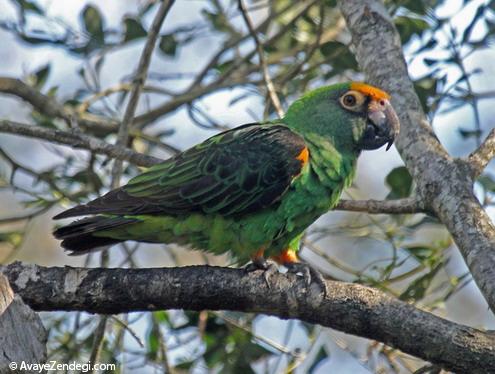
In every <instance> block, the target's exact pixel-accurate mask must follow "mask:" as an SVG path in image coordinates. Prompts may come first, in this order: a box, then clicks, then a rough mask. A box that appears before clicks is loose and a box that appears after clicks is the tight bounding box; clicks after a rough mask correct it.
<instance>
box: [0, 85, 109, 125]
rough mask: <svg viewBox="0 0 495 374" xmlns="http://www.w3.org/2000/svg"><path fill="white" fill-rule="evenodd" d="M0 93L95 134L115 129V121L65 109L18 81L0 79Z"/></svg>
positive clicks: (53, 100)
mask: <svg viewBox="0 0 495 374" xmlns="http://www.w3.org/2000/svg"><path fill="white" fill-rule="evenodd" d="M0 92H4V93H6V94H10V95H14V96H17V97H19V98H21V99H22V100H24V101H26V102H28V103H29V104H31V105H32V106H33V107H34V108H35V109H36V110H37V111H38V112H40V113H43V114H45V115H46V116H49V117H57V118H62V119H64V120H65V121H67V123H71V121H73V120H76V121H77V124H78V125H80V126H81V127H84V128H87V129H88V130H91V131H92V132H95V133H100V132H104V133H109V132H112V131H115V130H116V129H117V122H116V121H112V120H109V119H107V118H103V117H100V116H96V115H94V114H91V113H86V112H84V113H81V112H77V111H76V110H73V109H71V108H69V107H65V106H63V105H61V104H59V103H58V102H57V101H56V100H55V99H53V98H51V97H49V96H46V95H43V94H42V93H41V92H39V91H38V90H37V89H35V88H33V87H31V86H29V85H27V84H26V83H24V82H23V81H21V80H19V79H14V78H7V77H0Z"/></svg>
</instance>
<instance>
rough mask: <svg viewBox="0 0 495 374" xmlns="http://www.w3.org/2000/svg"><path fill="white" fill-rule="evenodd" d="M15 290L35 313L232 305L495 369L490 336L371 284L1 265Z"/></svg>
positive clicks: (217, 272) (190, 271) (442, 360)
mask: <svg viewBox="0 0 495 374" xmlns="http://www.w3.org/2000/svg"><path fill="white" fill-rule="evenodd" d="M0 273H3V274H5V275H6V276H7V277H8V278H9V281H10V284H11V287H12V289H13V290H14V292H15V293H17V294H19V295H20V296H21V297H22V299H23V300H24V302H25V303H27V304H28V305H30V306H31V307H32V308H33V309H36V310H39V311H53V310H65V311H69V310H71V311H76V310H78V311H87V312H91V313H105V314H108V313H112V314H113V313H124V312H132V311H143V310H146V311H153V310H161V309H188V310H198V311H199V310H204V309H208V310H234V311H243V312H255V313H264V314H269V315H274V316H278V317H281V318H297V319H300V320H303V321H306V322H309V323H318V324H320V325H323V326H327V327H331V328H335V329H338V330H341V331H344V332H347V333H350V334H355V335H359V336H363V337H367V338H371V339H375V340H379V341H381V342H384V343H385V344H388V345H390V346H392V347H395V348H398V349H400V350H402V351H403V352H406V353H409V354H412V355H415V356H417V357H421V358H423V359H425V360H428V361H431V362H433V363H436V364H439V365H441V366H443V367H444V368H446V369H448V370H453V371H455V372H470V373H488V372H493V371H495V355H494V354H493V347H494V345H495V335H494V334H492V333H487V332H483V331H480V330H477V329H474V328H471V327H467V326H462V325H458V324H456V323H453V322H450V321H447V320H444V319H442V318H439V317H437V316H434V315H432V314H430V313H428V312H425V311H422V310H420V309H417V308H415V307H414V306H412V305H409V304H407V303H405V302H402V301H399V300H396V299H393V298H391V297H390V296H388V295H386V294H385V293H383V292H381V291H378V290H376V289H373V288H369V287H365V286H361V285H357V284H349V283H343V282H333V281H327V290H328V291H327V296H326V297H323V294H322V293H321V290H318V289H317V286H316V285H312V286H311V287H310V288H307V287H306V286H305V282H304V281H303V280H302V278H299V277H297V276H295V275H293V274H275V275H273V276H272V277H270V279H269V285H267V283H266V282H265V279H264V276H263V275H262V273H261V272H259V271H257V272H252V273H246V272H245V270H243V269H232V268H222V267H211V266H188V267H180V268H162V269H157V268H154V269H102V268H96V269H85V268H70V267H65V268H60V267H58V268H57V267H52V268H46V267H41V266H37V265H23V264H21V263H19V262H17V263H14V264H11V265H9V266H6V267H3V268H0Z"/></svg>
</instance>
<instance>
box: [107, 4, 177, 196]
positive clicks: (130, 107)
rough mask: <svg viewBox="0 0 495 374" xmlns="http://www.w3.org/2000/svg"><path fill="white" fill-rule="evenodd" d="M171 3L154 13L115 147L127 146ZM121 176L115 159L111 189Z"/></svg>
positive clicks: (118, 164)
mask: <svg viewBox="0 0 495 374" xmlns="http://www.w3.org/2000/svg"><path fill="white" fill-rule="evenodd" d="M173 3H174V0H163V1H162V2H161V4H160V7H159V8H158V12H157V13H156V16H155V18H154V20H153V24H152V25H151V28H150V31H149V33H148V37H147V39H146V44H145V45H144V49H143V52H142V54H141V58H140V59H139V64H138V68H137V71H136V75H135V77H134V82H133V86H132V89H131V93H130V97H129V102H128V104H127V107H126V109H125V113H124V118H123V119H122V123H121V124H120V126H119V132H118V134H117V142H116V145H117V146H123V147H125V146H126V145H127V140H128V138H129V129H130V128H131V126H132V123H133V120H134V113H135V112H136V108H137V105H138V102H139V96H140V95H141V91H142V89H143V86H144V82H145V81H146V76H147V75H148V69H149V66H150V62H151V55H152V53H153V50H154V49H155V44H156V41H157V39H158V34H159V33H160V29H161V27H162V24H163V21H165V17H167V14H168V12H169V11H170V8H172V5H173ZM121 174H122V160H119V159H117V160H116V161H115V163H114V164H113V167H112V181H113V183H112V185H113V186H112V187H117V184H118V180H119V179H120V175H121Z"/></svg>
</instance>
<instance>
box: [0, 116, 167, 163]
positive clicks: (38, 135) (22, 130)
mask: <svg viewBox="0 0 495 374" xmlns="http://www.w3.org/2000/svg"><path fill="white" fill-rule="evenodd" d="M0 133H8V134H13V135H22V136H27V137H30V138H35V139H43V140H48V141H50V142H53V143H57V144H63V145H68V146H71V147H72V148H76V149H85V150H88V151H91V152H94V153H98V154H103V155H107V156H109V157H113V158H117V159H120V160H125V161H129V162H132V163H133V164H135V165H138V166H152V165H154V164H157V163H159V162H162V161H163V160H161V159H159V158H156V157H153V156H148V155H144V154H142V153H137V152H134V151H133V150H131V149H129V148H124V147H117V146H115V145H112V144H109V143H107V142H105V141H103V140H100V139H98V138H95V137H92V136H89V135H84V134H81V133H79V132H66V131H60V130H52V129H45V128H42V127H38V126H31V125H26V124H23V123H19V122H14V121H7V120H0Z"/></svg>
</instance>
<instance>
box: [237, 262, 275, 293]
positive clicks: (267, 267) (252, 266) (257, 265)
mask: <svg viewBox="0 0 495 374" xmlns="http://www.w3.org/2000/svg"><path fill="white" fill-rule="evenodd" d="M244 269H245V270H246V272H248V273H250V272H253V271H256V270H263V278H264V279H265V283H266V285H267V287H268V288H270V277H271V276H272V275H273V274H276V273H278V268H277V265H275V264H274V263H273V262H270V261H267V260H266V259H265V258H264V257H254V258H253V259H252V260H251V262H250V263H249V264H247V265H246V267H245V268H244Z"/></svg>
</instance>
